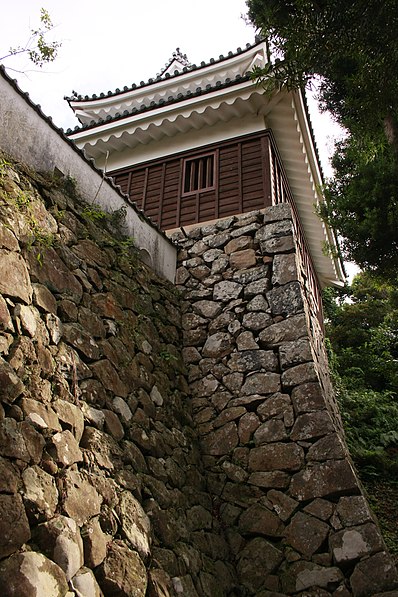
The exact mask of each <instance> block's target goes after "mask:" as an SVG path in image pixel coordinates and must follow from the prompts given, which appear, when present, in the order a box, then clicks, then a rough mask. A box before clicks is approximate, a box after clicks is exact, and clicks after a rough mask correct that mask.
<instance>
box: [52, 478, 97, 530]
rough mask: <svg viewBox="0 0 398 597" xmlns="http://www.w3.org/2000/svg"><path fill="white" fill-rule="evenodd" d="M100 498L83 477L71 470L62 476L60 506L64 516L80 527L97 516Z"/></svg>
mask: <svg viewBox="0 0 398 597" xmlns="http://www.w3.org/2000/svg"><path fill="white" fill-rule="evenodd" d="M101 502H102V498H101V497H100V496H99V495H98V492H97V491H96V489H95V488H94V487H93V486H92V485H91V484H90V483H89V482H88V481H87V480H86V479H85V477H84V476H83V475H82V474H81V473H79V472H77V471H73V470H70V469H69V470H67V471H66V473H65V476H64V493H63V500H62V505H63V509H64V511H65V512H66V514H67V515H68V516H69V517H70V518H72V519H73V520H75V521H76V522H77V524H79V525H82V524H84V523H85V522H87V521H88V520H89V519H90V518H92V517H93V516H96V515H97V514H99V512H100V509H101Z"/></svg>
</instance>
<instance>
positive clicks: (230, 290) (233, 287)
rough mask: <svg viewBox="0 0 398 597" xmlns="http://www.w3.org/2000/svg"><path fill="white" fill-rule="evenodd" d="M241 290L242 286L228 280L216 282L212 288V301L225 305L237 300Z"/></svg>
mask: <svg viewBox="0 0 398 597" xmlns="http://www.w3.org/2000/svg"><path fill="white" fill-rule="evenodd" d="M242 288H243V286H242V284H238V282H232V281H230V280H225V281H223V282H218V283H217V284H216V285H215V286H214V290H213V299H214V300H215V301H220V302H222V303H227V302H228V301H231V300H234V299H237V298H238V297H239V296H240V294H241V292H242Z"/></svg>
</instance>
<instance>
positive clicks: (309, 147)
mask: <svg viewBox="0 0 398 597" xmlns="http://www.w3.org/2000/svg"><path fill="white" fill-rule="evenodd" d="M267 123H268V125H269V127H270V128H271V129H272V132H273V134H274V137H275V139H276V143H277V146H278V149H279V152H280V154H281V158H282V162H283V165H284V167H285V170H286V174H287V177H288V180H289V184H290V188H291V191H292V194H293V197H294V200H295V203H296V206H297V210H298V212H299V216H300V221H301V224H302V227H303V230H304V234H305V237H306V240H307V244H308V247H309V250H310V253H311V257H312V260H313V262H314V266H315V269H316V272H317V274H318V278H319V281H320V284H321V286H322V287H324V286H330V285H334V286H342V285H343V284H344V280H345V277H346V276H345V272H344V267H343V263H342V261H341V259H340V258H339V257H336V256H334V255H330V254H328V252H327V251H325V247H331V248H336V247H337V242H336V238H335V235H334V232H333V231H332V230H331V229H330V228H329V227H328V226H327V225H326V224H325V223H324V222H323V221H322V220H321V219H320V218H319V216H318V215H317V213H316V212H317V206H319V204H320V203H321V202H323V201H324V197H323V193H322V187H323V179H322V174H321V170H320V167H319V163H318V160H317V157H316V151H315V147H314V142H313V137H312V134H311V130H310V127H309V123H308V119H307V117H306V111H305V107H304V101H303V96H302V93H301V92H299V91H297V92H295V93H290V94H287V93H285V94H284V97H283V99H282V100H281V101H280V102H279V104H278V109H277V110H273V111H272V112H271V113H270V114H269V115H268V118H267ZM332 253H334V251H332Z"/></svg>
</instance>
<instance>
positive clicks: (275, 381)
mask: <svg viewBox="0 0 398 597" xmlns="http://www.w3.org/2000/svg"><path fill="white" fill-rule="evenodd" d="M280 379H281V378H280V375H279V374H278V373H261V372H259V373H251V374H250V375H248V376H247V377H246V381H245V383H244V384H243V386H242V394H243V395H244V396H248V395H251V394H273V393H275V392H279V390H280V389H281V383H280Z"/></svg>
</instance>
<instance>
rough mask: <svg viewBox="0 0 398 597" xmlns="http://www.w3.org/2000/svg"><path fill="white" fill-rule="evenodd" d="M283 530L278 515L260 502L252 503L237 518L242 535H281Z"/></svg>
mask: <svg viewBox="0 0 398 597" xmlns="http://www.w3.org/2000/svg"><path fill="white" fill-rule="evenodd" d="M284 530H285V527H284V524H283V523H282V522H281V520H280V519H279V517H278V516H276V515H275V514H274V513H273V512H271V510H268V508H266V507H265V506H262V505H261V504H253V505H252V506H250V508H248V509H247V510H245V511H244V512H243V513H242V514H241V516H240V518H239V532H240V533H241V534H242V535H249V536H253V535H263V536H266V537H282V536H283V533H284Z"/></svg>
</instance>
